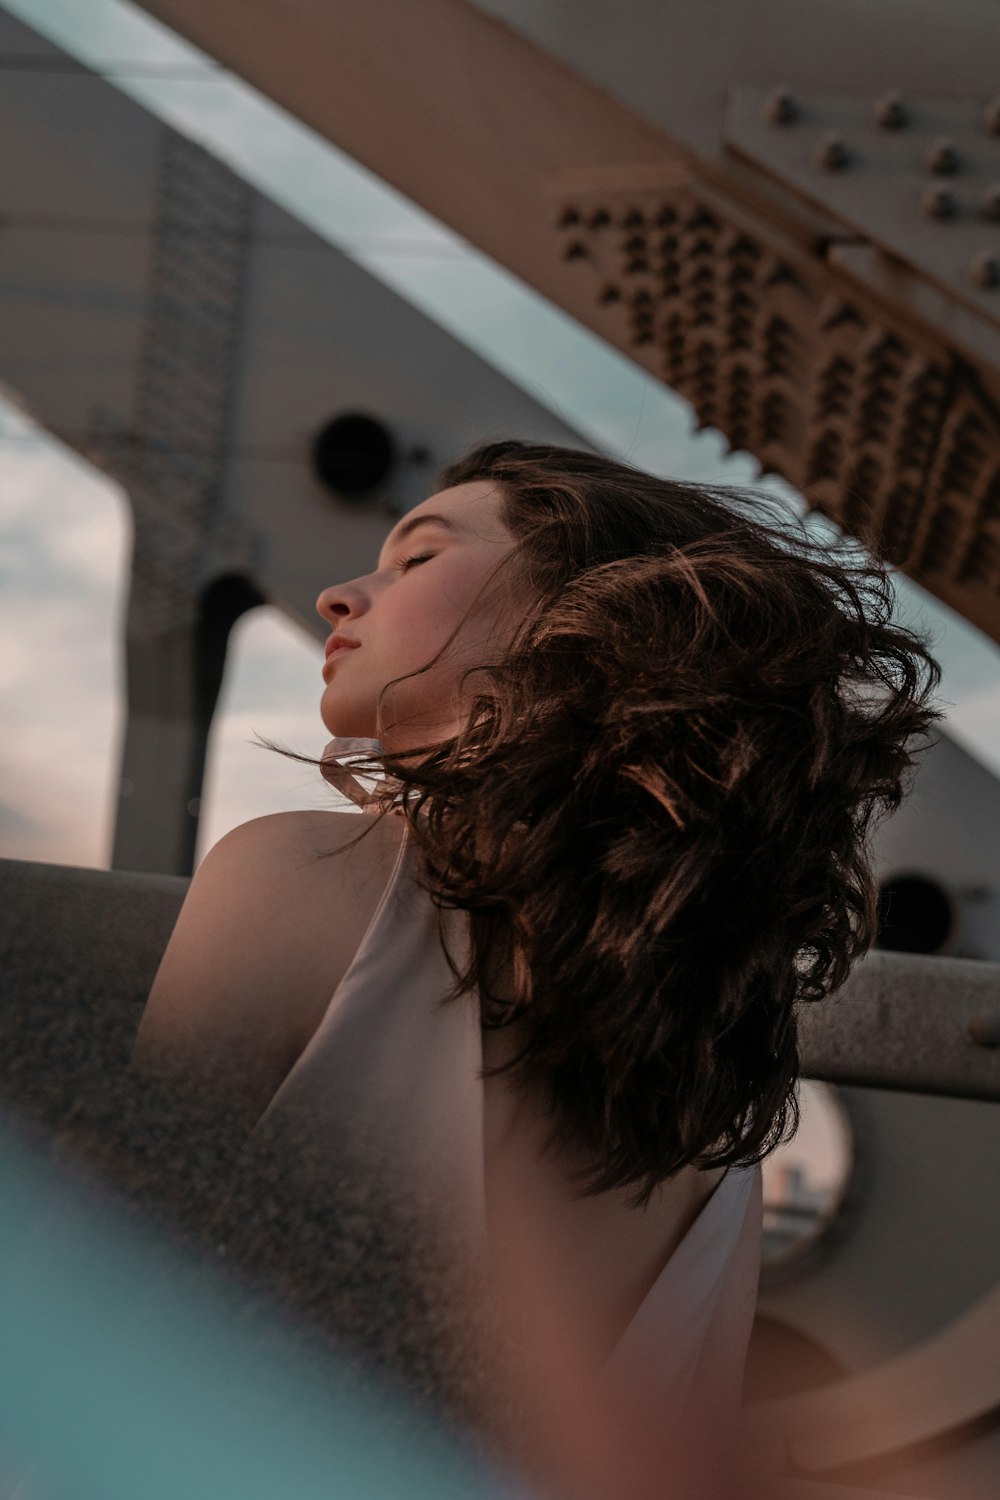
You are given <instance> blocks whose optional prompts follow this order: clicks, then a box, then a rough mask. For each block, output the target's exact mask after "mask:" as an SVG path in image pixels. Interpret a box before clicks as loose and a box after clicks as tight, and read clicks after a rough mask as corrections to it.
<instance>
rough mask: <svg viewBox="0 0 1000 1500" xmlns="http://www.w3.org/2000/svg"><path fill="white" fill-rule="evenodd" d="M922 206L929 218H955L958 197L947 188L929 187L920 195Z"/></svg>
mask: <svg viewBox="0 0 1000 1500" xmlns="http://www.w3.org/2000/svg"><path fill="white" fill-rule="evenodd" d="M920 207H921V209H922V210H923V212H924V213H925V214H926V216H927V217H928V218H929V219H953V218H954V217H955V215H956V214H957V213H958V199H957V198H956V197H955V194H954V193H949V191H948V189H947V188H943V187H929V188H926V189H925V191H924V192H923V193H921V195H920Z"/></svg>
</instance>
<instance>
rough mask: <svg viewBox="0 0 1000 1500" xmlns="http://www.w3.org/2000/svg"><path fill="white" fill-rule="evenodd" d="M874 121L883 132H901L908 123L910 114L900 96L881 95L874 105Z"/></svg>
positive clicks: (893, 94) (895, 94) (894, 94)
mask: <svg viewBox="0 0 1000 1500" xmlns="http://www.w3.org/2000/svg"><path fill="white" fill-rule="evenodd" d="M875 121H876V124H878V125H881V126H882V129H883V130H901V129H902V128H903V126H904V125H908V124H909V123H910V112H909V110H908V109H907V107H906V105H905V103H904V102H903V96H902V94H898V93H895V92H893V93H891V94H883V95H882V97H881V99H879V100H878V101H877V103H876V105H875Z"/></svg>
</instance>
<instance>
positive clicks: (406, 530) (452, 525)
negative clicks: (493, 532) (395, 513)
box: [382, 510, 465, 547]
mask: <svg viewBox="0 0 1000 1500" xmlns="http://www.w3.org/2000/svg"><path fill="white" fill-rule="evenodd" d="M431 525H437V526H444V527H445V529H446V530H448V531H454V532H459V531H464V529H465V528H464V527H463V526H461V525H459V523H458V522H457V521H449V519H448V517H447V516H439V515H438V514H437V513H436V512H435V511H429V510H426V511H424V512H423V514H422V515H419V516H407V517H406V519H405V520H403V521H400V522H399V524H398V525H397V526H394V527H393V529H392V530H391V531H390V533H389V535H388V536H387V537H386V539H385V541H384V542H383V544H382V545H383V547H395V546H398V544H399V543H400V542H401V541H403V540H404V539H405V538H406V537H408V536H409V534H410V532H411V531H416V529H417V527H418V526H431Z"/></svg>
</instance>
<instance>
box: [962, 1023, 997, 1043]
mask: <svg viewBox="0 0 1000 1500" xmlns="http://www.w3.org/2000/svg"><path fill="white" fill-rule="evenodd" d="M965 1029H966V1031H967V1032H968V1034H969V1036H970V1037H971V1038H972V1040H973V1041H974V1042H978V1043H979V1045H980V1047H1000V1016H973V1017H972V1019H971V1020H970V1021H968V1022H967V1024H966V1028H965Z"/></svg>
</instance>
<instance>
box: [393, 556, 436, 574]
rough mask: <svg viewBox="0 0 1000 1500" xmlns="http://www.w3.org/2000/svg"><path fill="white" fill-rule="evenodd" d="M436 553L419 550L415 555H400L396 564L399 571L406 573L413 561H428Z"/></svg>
mask: <svg viewBox="0 0 1000 1500" xmlns="http://www.w3.org/2000/svg"><path fill="white" fill-rule="evenodd" d="M435 555H436V554H435V553H433V552H421V553H418V554H417V555H416V556H415V557H401V558H400V559H399V561H398V562H397V564H396V567H397V568H399V570H400V572H401V573H406V572H408V571H409V569H410V568H412V567H413V565H414V563H422V562H430V560H431V558H432V557H434V556H435Z"/></svg>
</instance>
